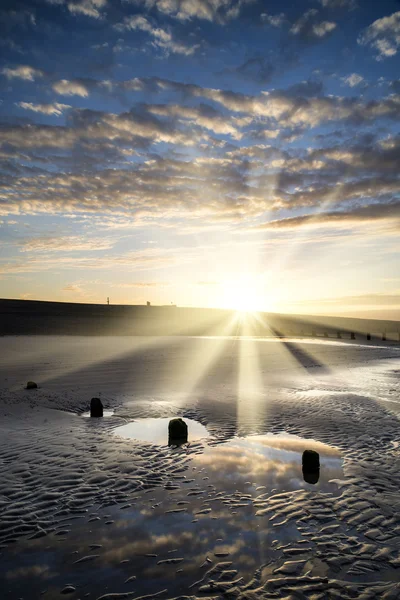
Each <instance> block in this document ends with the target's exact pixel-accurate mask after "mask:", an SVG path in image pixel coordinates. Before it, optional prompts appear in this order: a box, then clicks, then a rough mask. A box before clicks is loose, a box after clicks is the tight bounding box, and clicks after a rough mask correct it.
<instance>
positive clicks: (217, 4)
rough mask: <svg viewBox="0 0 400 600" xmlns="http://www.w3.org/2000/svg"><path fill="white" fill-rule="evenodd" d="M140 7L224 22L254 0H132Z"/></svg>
mask: <svg viewBox="0 0 400 600" xmlns="http://www.w3.org/2000/svg"><path fill="white" fill-rule="evenodd" d="M134 1H135V4H138V5H139V6H140V7H142V6H143V4H144V5H145V7H146V8H147V9H152V8H156V9H157V10H159V11H160V12H162V13H164V14H166V15H168V16H170V17H174V18H175V19H179V20H181V21H186V20H188V19H195V18H196V19H204V20H207V21H216V22H218V23H221V24H222V23H226V22H227V21H229V20H231V19H236V18H237V17H238V16H239V14H240V11H241V9H242V7H243V6H245V5H246V4H251V3H252V2H254V1H255V0H212V1H211V2H210V0H144V1H143V0H134Z"/></svg>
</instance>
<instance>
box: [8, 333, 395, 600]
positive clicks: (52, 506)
mask: <svg viewBox="0 0 400 600" xmlns="http://www.w3.org/2000/svg"><path fill="white" fill-rule="evenodd" d="M0 355H1V359H0V414H1V423H0V431H1V437H0V463H1V465H2V469H1V472H2V478H1V485H0V513H1V520H0V546H1V558H2V566H1V568H0V585H1V589H2V590H3V592H2V593H3V595H2V597H4V598H10V599H14V598H24V600H26V599H29V598H42V597H43V598H45V599H46V598H51V599H52V598H59V597H60V594H61V596H62V595H66V596H67V597H69V598H72V599H73V600H75V599H79V598H92V599H94V600H98V599H100V598H102V599H104V600H105V599H108V600H114V599H118V598H125V599H134V598H140V597H143V596H148V597H149V598H153V597H158V596H160V598H165V599H166V600H167V599H170V598H178V597H182V596H185V597H190V598H197V597H208V598H226V597H227V596H228V597H229V598H241V599H242V598H243V599H244V598H249V599H251V598H254V597H257V598H286V599H287V598H310V599H311V598H312V599H313V600H315V599H321V600H323V599H325V598H328V599H330V598H345V599H347V598H361V599H364V600H367V598H371V599H372V598H382V599H384V600H389V599H395V598H398V597H399V596H400V555H399V549H400V498H399V494H398V490H399V484H400V468H399V467H400V450H399V444H400V421H399V415H400V393H399V392H400V345H399V344H398V343H395V342H382V341H377V340H373V341H369V342H366V341H365V340H355V341H349V340H346V341H344V340H336V339H307V338H282V339H278V338H262V337H250V336H248V337H230V336H227V337H224V336H219V337H213V336H209V337H195V336H194V337H189V336H179V337H157V336H151V337H131V336H124V337H116V336H107V337H101V336H87V337H86V336H73V337H71V336H45V335H44V336H4V337H1V338H0ZM29 380H33V381H35V382H36V383H37V385H38V388H37V389H33V390H26V389H24V388H25V386H26V383H27V381H29ZM92 397H99V398H101V400H102V403H103V405H104V408H105V409H107V410H108V411H109V412H108V413H107V416H104V417H103V418H102V419H93V418H92V419H91V418H87V417H86V416H84V413H85V411H88V409H89V405H90V399H91V398H92ZM173 417H182V418H183V419H186V420H187V421H188V423H189V439H188V444H183V445H182V446H180V447H179V446H168V444H167V430H166V431H165V439H163V437H162V428H161V430H160V431H161V433H160V431H159V432H158V433H157V436H156V437H154V440H153V441H151V440H152V438H151V434H149V435H150V438H147V439H143V440H140V439H139V440H138V439H136V438H135V437H125V433H123V432H122V431H123V430H121V429H120V428H121V427H126V426H128V427H129V425H130V424H131V423H132V424H135V423H136V426H137V427H139V429H136V431H139V434H136V433H135V434H134V435H140V429H141V428H142V429H143V431H144V429H145V427H146V423H147V421H145V420H146V419H165V420H166V421H165V422H166V423H167V420H168V419H170V418H173ZM142 420H143V422H142ZM192 421H193V422H196V423H197V424H199V427H200V426H202V427H203V428H204V429H202V428H200V429H199V431H200V433H199V434H198V435H196V436H195V435H193V439H191V429H190V423H191V422H192ZM141 423H143V424H142V425H141ZM193 427H194V426H193ZM149 429H150V431H152V424H151V423H150V425H149ZM193 431H194V429H193ZM154 435H155V434H154ZM160 436H161V437H160ZM305 449H314V450H316V451H317V452H319V454H320V460H321V468H320V478H319V481H318V482H317V483H316V484H310V483H307V482H306V481H305V480H304V479H303V476H302V470H301V456H302V452H303V451H304V450H305Z"/></svg>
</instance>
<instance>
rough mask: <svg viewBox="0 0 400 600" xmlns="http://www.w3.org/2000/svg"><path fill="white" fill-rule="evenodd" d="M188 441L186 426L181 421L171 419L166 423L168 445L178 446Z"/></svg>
mask: <svg viewBox="0 0 400 600" xmlns="http://www.w3.org/2000/svg"><path fill="white" fill-rule="evenodd" d="M187 440H188V426H187V425H186V423H185V421H184V420H183V419H180V418H177V419H171V420H170V422H169V423H168V444H169V445H170V446H171V445H174V446H175V445H176V446H179V445H180V444H186V442H187Z"/></svg>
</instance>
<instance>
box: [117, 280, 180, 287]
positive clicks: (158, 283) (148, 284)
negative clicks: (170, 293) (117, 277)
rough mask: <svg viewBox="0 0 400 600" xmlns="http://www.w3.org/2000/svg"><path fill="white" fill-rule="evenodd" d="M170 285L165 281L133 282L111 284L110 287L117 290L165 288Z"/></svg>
mask: <svg viewBox="0 0 400 600" xmlns="http://www.w3.org/2000/svg"><path fill="white" fill-rule="evenodd" d="M169 285H170V284H169V283H168V282H165V281H150V282H147V281H133V282H132V283H113V284H111V287H117V288H148V287H165V286H169Z"/></svg>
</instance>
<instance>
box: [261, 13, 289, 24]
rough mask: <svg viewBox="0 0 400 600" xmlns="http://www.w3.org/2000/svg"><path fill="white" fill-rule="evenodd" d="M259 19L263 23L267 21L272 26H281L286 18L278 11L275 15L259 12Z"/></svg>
mask: <svg viewBox="0 0 400 600" xmlns="http://www.w3.org/2000/svg"><path fill="white" fill-rule="evenodd" d="M261 19H262V21H264V23H268V25H271V26H272V27H281V25H283V23H284V22H285V20H286V17H285V14H284V13H279V14H276V15H269V14H268V13H261Z"/></svg>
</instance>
